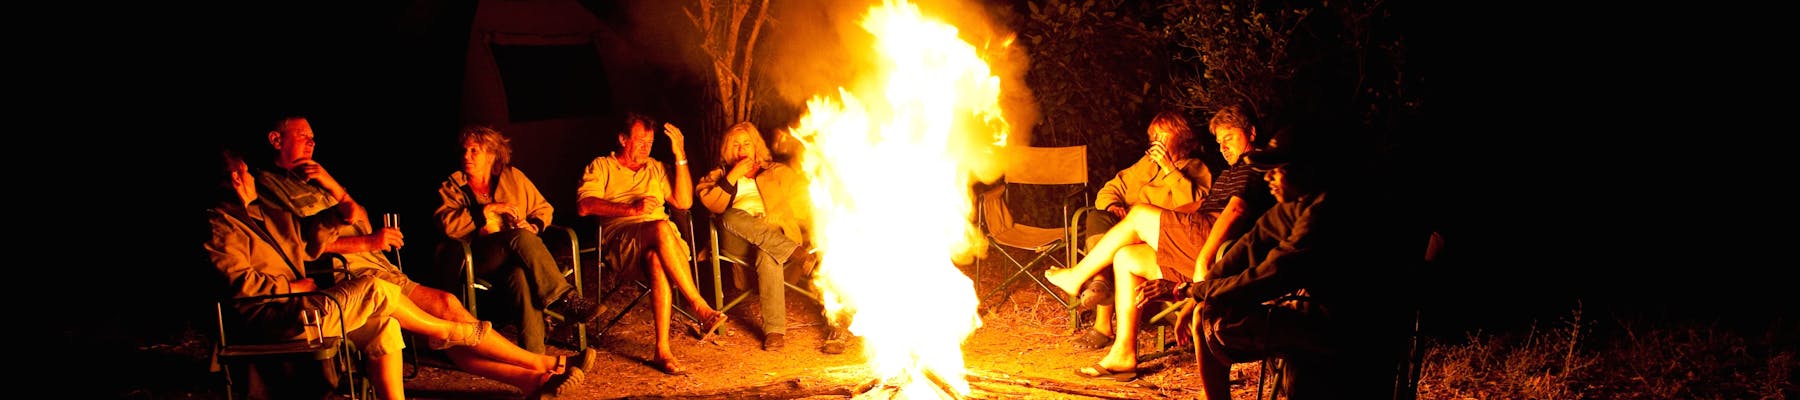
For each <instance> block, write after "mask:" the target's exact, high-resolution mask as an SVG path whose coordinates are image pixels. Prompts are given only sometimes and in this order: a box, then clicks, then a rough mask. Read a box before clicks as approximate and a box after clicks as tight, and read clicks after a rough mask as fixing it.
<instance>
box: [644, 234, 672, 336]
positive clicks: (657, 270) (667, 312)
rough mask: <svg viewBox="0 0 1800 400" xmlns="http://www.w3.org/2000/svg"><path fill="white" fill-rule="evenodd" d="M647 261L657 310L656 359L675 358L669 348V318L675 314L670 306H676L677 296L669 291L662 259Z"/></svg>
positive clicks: (652, 296)
mask: <svg viewBox="0 0 1800 400" xmlns="http://www.w3.org/2000/svg"><path fill="white" fill-rule="evenodd" d="M646 261H648V262H647V264H649V268H650V298H651V301H652V303H654V305H655V308H654V310H656V358H655V360H673V359H675V352H674V351H672V350H669V318H670V317H671V316H672V315H673V314H674V311H673V310H671V309H670V307H672V306H674V304H675V298H674V296H672V295H671V293H669V277H668V276H667V274H665V273H663V272H662V270H663V269H664V266H663V263H662V260H661V259H657V258H651V259H649V260H646Z"/></svg>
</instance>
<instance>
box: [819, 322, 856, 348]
mask: <svg viewBox="0 0 1800 400" xmlns="http://www.w3.org/2000/svg"><path fill="white" fill-rule="evenodd" d="M847 347H850V331H849V330H846V329H843V328H833V329H832V330H831V333H830V334H828V335H826V336H825V345H824V346H822V347H820V348H819V351H820V352H823V353H825V354H844V350H845V349H846V348H847Z"/></svg>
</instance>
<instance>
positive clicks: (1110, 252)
mask: <svg viewBox="0 0 1800 400" xmlns="http://www.w3.org/2000/svg"><path fill="white" fill-rule="evenodd" d="M1162 213H1163V209H1161V208H1158V207H1156V206H1150V205H1142V204H1139V205H1135V206H1132V207H1131V211H1130V212H1127V213H1126V214H1125V219H1123V220H1120V221H1119V224H1118V225H1113V227H1112V229H1107V230H1106V234H1105V235H1102V236H1101V237H1100V242H1099V243H1096V244H1094V248H1093V250H1091V251H1089V252H1088V256H1087V257H1086V258H1082V259H1081V261H1077V262H1075V266H1073V267H1070V268H1067V269H1054V268H1052V269H1049V270H1046V271H1044V278H1047V279H1049V281H1050V283H1051V284H1054V285H1056V287H1057V288H1059V289H1062V292H1063V294H1064V295H1067V296H1068V298H1074V297H1075V296H1076V295H1078V294H1080V293H1081V285H1082V284H1085V283H1087V281H1088V279H1089V278H1093V277H1094V275H1095V274H1098V273H1100V271H1101V270H1104V269H1106V267H1108V266H1112V265H1113V264H1114V263H1115V262H1117V259H1118V258H1120V253H1121V251H1123V250H1124V249H1125V248H1126V247H1127V246H1132V245H1145V246H1146V247H1148V248H1149V249H1150V257H1149V258H1148V260H1149V265H1150V267H1152V268H1154V267H1156V240H1157V238H1158V237H1159V236H1160V235H1161V233H1162V231H1161V226H1162ZM1114 273H1115V276H1117V273H1118V270H1117V268H1115V269H1114ZM1123 283H1124V282H1119V284H1117V285H1115V288H1124V287H1125V285H1124V284H1123ZM1126 299H1127V300H1129V299H1130V298H1129V297H1127V298H1126ZM1121 311H1122V310H1121ZM1121 316H1123V314H1121ZM1121 328H1122V327H1121ZM1118 330H1120V331H1123V329H1118ZM1115 337H1117V336H1115Z"/></svg>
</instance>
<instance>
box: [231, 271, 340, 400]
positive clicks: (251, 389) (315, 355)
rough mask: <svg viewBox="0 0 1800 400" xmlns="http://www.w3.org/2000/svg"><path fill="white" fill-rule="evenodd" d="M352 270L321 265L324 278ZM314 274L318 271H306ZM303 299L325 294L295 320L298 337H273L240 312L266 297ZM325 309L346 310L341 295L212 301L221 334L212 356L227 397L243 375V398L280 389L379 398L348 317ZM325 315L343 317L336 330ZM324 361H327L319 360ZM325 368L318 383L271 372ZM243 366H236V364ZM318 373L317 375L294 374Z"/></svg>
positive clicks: (235, 391) (234, 391) (234, 393)
mask: <svg viewBox="0 0 1800 400" xmlns="http://www.w3.org/2000/svg"><path fill="white" fill-rule="evenodd" d="M348 274H349V271H348V270H344V269H332V270H323V271H321V275H317V276H318V277H319V278H322V279H329V280H333V281H335V280H337V279H348ZM308 275H314V274H308ZM304 298H315V299H322V300H317V301H314V302H313V304H318V305H320V307H321V308H318V309H302V310H300V312H301V313H302V314H304V315H303V316H300V317H299V318H296V319H295V320H294V321H291V322H292V323H294V324H295V325H299V326H298V328H299V329H300V331H301V332H302V336H301V337H300V338H298V339H271V338H268V337H264V336H266V333H264V334H255V333H252V332H267V331H268V330H269V329H267V328H269V327H253V326H251V323H250V322H248V321H246V320H245V319H244V317H243V316H242V315H240V314H239V313H238V311H237V306H239V305H243V304H254V303H266V302H296V301H298V300H300V299H304ZM327 309H342V306H341V305H339V304H338V303H337V300H335V299H332V298H331V297H330V296H328V295H326V294H325V293H324V292H317V291H314V292H301V293H283V294H274V295H266V296H253V297H242V298H231V299H223V300H219V301H216V302H214V303H213V313H214V318H215V321H216V323H217V325H216V327H217V331H216V332H217V334H218V336H216V337H214V338H213V348H212V357H213V361H214V362H215V364H214V372H219V373H221V375H223V376H224V379H223V382H224V384H225V397H226V398H227V399H230V398H235V397H237V396H239V395H240V393H238V390H239V388H238V387H236V385H235V384H236V382H237V381H238V380H239V379H240V378H242V379H243V380H245V381H246V385H245V387H244V388H242V389H243V390H244V393H242V394H243V395H244V396H245V397H263V396H270V395H274V394H276V393H280V394H285V395H295V394H300V393H304V392H307V391H310V390H320V391H321V392H320V393H317V394H319V395H325V394H328V393H329V392H336V393H337V394H339V395H344V396H348V397H349V398H351V399H353V400H354V399H359V398H368V399H372V398H375V396H374V392H373V390H374V389H373V387H372V386H371V385H370V384H369V382H368V377H367V376H366V375H364V374H363V372H362V370H361V368H362V365H361V364H360V363H359V361H360V360H359V359H360V358H361V356H360V354H358V353H357V351H356V349H355V347H354V346H351V345H350V343H349V342H346V341H345V340H344V335H345V332H344V327H345V324H344V321H342V318H343V314H342V313H327V312H325V310H327ZM325 315H336V316H337V317H338V318H339V321H338V324H337V326H338V330H337V331H336V332H321V331H319V329H318V328H319V327H320V326H322V325H323V324H322V321H320V318H321V317H322V316H325ZM320 363H323V364H320ZM321 365H322V366H323V367H324V369H323V370H322V371H326V375H324V376H322V378H323V381H316V380H315V381H313V382H311V383H316V384H317V385H315V386H307V385H303V383H307V382H297V381H295V380H293V379H274V377H273V376H272V375H281V374H282V373H283V372H295V371H321V369H320V368H321ZM239 366H241V367H243V368H242V369H238V368H236V367H239ZM294 377H295V378H299V377H311V378H319V377H320V376H318V375H301V376H294Z"/></svg>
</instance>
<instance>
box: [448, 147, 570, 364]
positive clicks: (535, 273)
mask: <svg viewBox="0 0 1800 400" xmlns="http://www.w3.org/2000/svg"><path fill="white" fill-rule="evenodd" d="M457 140H458V141H459V142H461V143H462V149H463V152H462V154H463V156H462V169H460V170H458V171H456V172H452V173H450V176H449V177H448V178H446V179H444V182H443V184H442V185H440V186H439V188H438V198H439V199H440V200H441V201H440V202H439V204H438V207H437V211H434V212H433V213H432V214H433V215H434V216H436V217H437V223H438V227H439V228H441V229H443V230H444V235H445V236H448V237H450V238H452V239H455V240H460V241H464V242H467V243H469V248H470V251H471V252H473V255H474V257H473V258H474V260H473V261H474V263H475V265H473V266H472V267H473V268H471V270H472V271H474V274H475V275H476V276H478V277H482V278H484V279H486V280H488V281H489V282H494V284H495V286H496V288H495V289H496V290H495V291H496V292H498V293H499V294H501V295H502V296H506V297H507V299H508V300H509V302H510V304H509V305H510V306H512V307H513V309H515V310H518V317H519V342H520V343H521V344H523V345H524V346H525V348H526V349H527V350H531V351H533V352H538V353H543V352H544V336H545V330H546V327H545V323H544V321H545V319H544V311H545V310H549V311H552V312H556V313H558V314H562V315H563V316H564V317H565V319H564V320H565V321H567V323H572V324H582V323H587V322H588V321H592V320H593V319H594V317H596V316H599V315H600V312H601V311H602V308H603V307H602V306H601V305H600V304H599V303H598V302H596V301H594V300H591V299H588V298H586V297H582V296H580V295H579V294H577V293H576V292H575V286H574V285H571V284H569V282H568V280H566V279H564V278H563V275H562V270H561V269H560V268H558V267H557V266H556V258H555V257H553V256H551V255H550V250H549V248H546V247H545V246H544V241H543V239H540V238H539V237H538V232H540V231H542V230H543V229H544V228H545V227H547V226H550V219H551V216H552V214H553V213H554V212H555V210H554V208H552V207H551V206H550V202H549V201H548V200H545V199H544V195H543V194H542V193H539V192H538V189H537V185H535V184H532V182H531V179H530V178H527V177H525V173H524V172H522V171H519V169H518V168H513V167H512V140H511V139H508V138H507V137H506V135H503V134H501V133H500V131H497V130H494V129H493V128H490V127H486V126H470V127H466V128H464V129H463V130H462V134H461V135H459V136H458V138H457Z"/></svg>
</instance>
